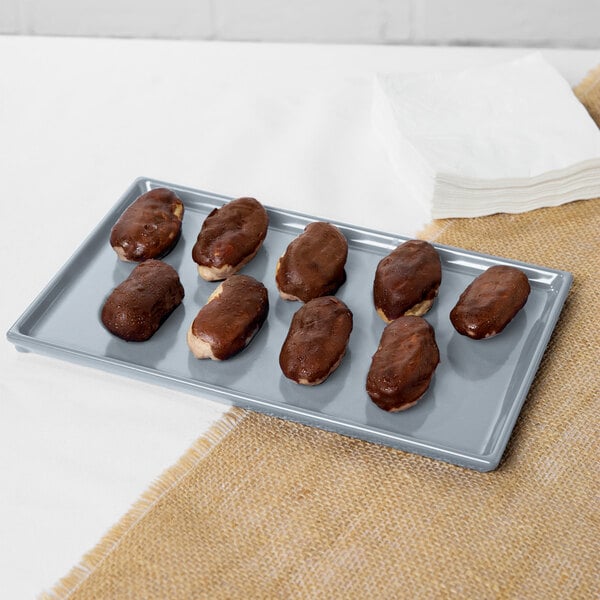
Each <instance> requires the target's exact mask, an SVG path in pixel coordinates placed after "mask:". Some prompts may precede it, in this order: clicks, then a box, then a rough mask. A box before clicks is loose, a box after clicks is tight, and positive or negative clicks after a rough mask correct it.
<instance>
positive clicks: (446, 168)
mask: <svg viewBox="0 0 600 600" xmlns="http://www.w3.org/2000/svg"><path fill="white" fill-rule="evenodd" d="M373 123H374V126H375V129H376V131H377V132H378V134H379V135H380V137H381V139H382V140H383V143H384V145H385V147H386V149H387V152H388V154H389V156H390V158H391V161H392V163H393V164H394V166H395V169H396V171H397V172H398V174H399V176H400V177H401V178H402V180H403V181H404V182H405V184H407V185H408V186H409V187H410V188H412V190H413V192H414V193H415V195H416V196H417V197H418V198H420V199H422V200H424V201H425V202H428V203H429V204H430V205H431V216H432V217H433V218H446V217H475V216H481V215H486V214H492V213H496V212H511V213H515V212H524V211H527V210H531V209H534V208H539V207H542V206H556V205H559V204H563V203H565V202H570V201H572V200H579V199H584V198H595V197H598V196H600V131H599V129H598V127H597V126H596V124H595V123H594V121H593V120H592V119H591V117H590V116H589V115H588V113H587V111H586V110H585V108H584V107H583V105H582V104H581V103H580V102H579V101H578V100H577V98H576V97H575V95H574V94H573V92H572V90H571V88H570V86H569V84H568V82H567V81H566V80H565V79H564V78H563V77H562V76H561V75H560V73H558V71H556V69H555V68H554V67H552V66H551V65H550V64H548V63H547V62H546V61H545V59H544V58H543V56H542V55H541V54H540V53H534V54H530V55H527V56H525V57H523V58H520V59H518V60H515V61H512V62H509V63H504V64H500V65H496V66H492V67H484V68H480V67H478V68H473V69H468V70H464V71H460V72H441V73H418V74H381V75H377V77H376V82H375V91H374V96H373Z"/></svg>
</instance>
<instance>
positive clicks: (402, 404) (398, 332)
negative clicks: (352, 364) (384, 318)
mask: <svg viewBox="0 0 600 600" xmlns="http://www.w3.org/2000/svg"><path fill="white" fill-rule="evenodd" d="M439 362H440V353H439V350H438V347H437V344H436V342H435V334H434V331H433V327H431V325H430V324H429V323H428V322H427V321H426V320H425V319H423V318H422V317H414V316H410V317H398V318H397V319H395V320H394V321H392V322H391V323H390V324H389V325H387V326H386V328H385V329H384V330H383V333H382V335H381V340H380V342H379V347H378V348H377V351H376V352H375V354H374V355H373V359H372V361H371V367H370V369H369V373H368V375H367V393H368V394H369V396H370V397H371V400H373V402H374V403H375V404H376V405H377V406H379V408H382V409H383V410H387V411H392V412H393V411H398V410H403V409H405V408H409V407H410V406H412V405H413V404H414V403H415V402H416V401H417V400H419V398H420V397H421V396H422V395H423V394H424V393H425V392H426V391H427V388H428V387H429V384H430V382H431V378H432V377H433V373H434V371H435V369H436V367H437V365H438V363H439Z"/></svg>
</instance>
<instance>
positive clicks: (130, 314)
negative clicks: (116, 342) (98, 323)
mask: <svg viewBox="0 0 600 600" xmlns="http://www.w3.org/2000/svg"><path fill="white" fill-rule="evenodd" d="M183 296H184V291H183V286H182V285H181V282H180V281H179V276H178V275H177V271H175V269H174V268H173V267H171V266H170V265H168V264H166V263H164V262H161V261H160V260H153V259H150V260H147V261H144V262H143V263H141V264H139V265H137V267H135V269H133V271H132V272H131V274H130V275H129V277H128V278H127V279H125V281H123V282H122V283H120V284H119V285H118V286H117V287H116V288H115V289H114V290H113V291H112V293H111V294H110V296H109V297H108V298H107V300H106V302H105V303H104V306H103V307H102V313H101V319H102V323H104V326H105V327H106V328H107V329H108V330H109V331H110V332H111V333H113V334H114V335H116V336H118V337H120V338H123V339H124V340H127V341H129V342H143V341H145V340H147V339H149V338H150V337H152V335H153V334H154V333H155V332H156V331H157V330H158V328H159V327H160V326H161V325H162V323H163V322H164V321H165V319H166V318H167V317H168V316H169V315H170V314H171V313H172V312H173V311H174V310H175V308H177V306H179V305H180V304H181V301H182V300H183Z"/></svg>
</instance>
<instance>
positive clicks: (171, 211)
mask: <svg viewBox="0 0 600 600" xmlns="http://www.w3.org/2000/svg"><path fill="white" fill-rule="evenodd" d="M182 219H183V202H182V201H181V200H180V199H179V198H178V197H177V195H176V194H175V193H174V192H172V191H171V190H168V189H166V188H157V189H155V190H151V191H149V192H146V193H145V194H142V195H141V196H139V197H138V198H137V199H136V200H134V201H133V203H132V204H130V205H129V207H128V208H127V209H126V210H125V211H124V212H123V214H122V215H121V216H120V217H119V220H118V221H117V222H116V223H115V225H114V227H113V228H112V230H111V232H110V245H111V246H112V247H113V249H114V251H115V252H116V253H117V255H118V257H119V258H120V259H121V260H124V261H128V262H141V261H142V260H147V259H149V258H161V257H163V256H165V255H166V254H168V253H169V252H170V251H171V250H172V249H173V248H174V247H175V244H177V241H178V240H179V236H180V235H181V221H182Z"/></svg>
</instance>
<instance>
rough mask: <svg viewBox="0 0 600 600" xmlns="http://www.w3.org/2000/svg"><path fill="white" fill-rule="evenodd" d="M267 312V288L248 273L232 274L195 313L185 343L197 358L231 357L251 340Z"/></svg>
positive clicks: (217, 358) (218, 358) (223, 358)
mask: <svg viewBox="0 0 600 600" xmlns="http://www.w3.org/2000/svg"><path fill="white" fill-rule="evenodd" d="M268 312H269V296H268V293H267V288H266V287H265V286H264V285H263V284H262V283H260V281H257V280H256V279H254V278H253V277H250V276H249V275H239V274H238V275H232V276H231V277H228V278H227V279H226V280H225V281H224V282H223V283H221V284H220V285H219V287H217V289H216V290H215V291H214V292H213V293H212V294H211V295H210V296H209V298H208V301H207V302H206V304H205V305H204V306H203V307H202V308H201V309H200V311H199V312H198V314H197V315H196V318H195V319H194V321H193V322H192V324H191V326H190V328H189V330H188V334H187V342H188V346H189V347H190V350H191V351H192V353H193V354H194V356H195V357H196V358H211V359H213V360H225V359H227V358H230V357H231V356H233V355H234V354H237V353H238V352H240V351H241V350H243V349H244V348H245V347H246V346H247V345H248V344H249V343H250V341H251V340H252V338H253V337H254V336H255V335H256V333H257V332H258V330H259V329H260V328H261V327H262V324H263V323H264V322H265V319H266V318H267V314H268Z"/></svg>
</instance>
